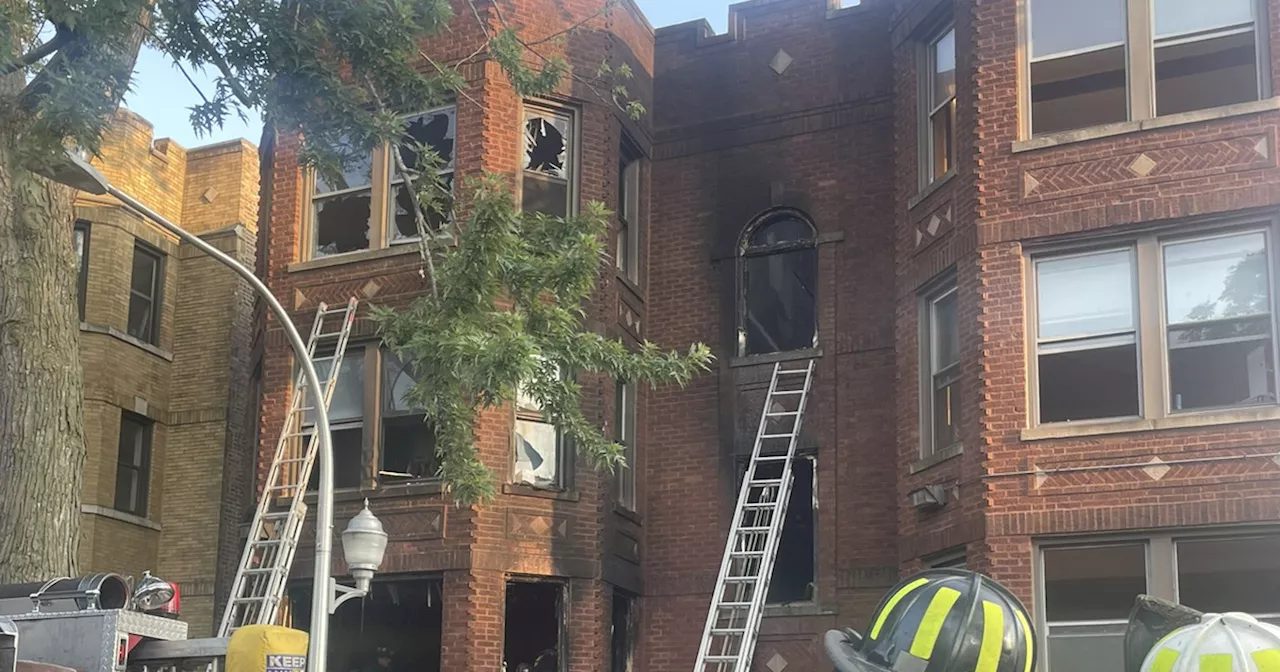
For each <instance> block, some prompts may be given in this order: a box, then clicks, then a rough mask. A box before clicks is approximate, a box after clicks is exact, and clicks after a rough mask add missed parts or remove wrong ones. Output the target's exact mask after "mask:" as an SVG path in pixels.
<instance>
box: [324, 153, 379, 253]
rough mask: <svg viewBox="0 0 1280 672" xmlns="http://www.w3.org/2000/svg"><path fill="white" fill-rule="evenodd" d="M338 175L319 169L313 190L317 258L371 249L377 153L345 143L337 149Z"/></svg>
mask: <svg viewBox="0 0 1280 672" xmlns="http://www.w3.org/2000/svg"><path fill="white" fill-rule="evenodd" d="M335 151H336V152H337V153H338V155H339V159H340V161H341V163H342V166H341V167H340V171H339V173H340V174H338V175H335V176H332V180H333V182H332V183H330V181H329V180H330V178H326V177H325V176H323V175H321V174H320V173H319V172H318V171H316V172H315V183H314V186H313V188H312V191H311V227H312V228H311V240H312V247H313V253H312V256H314V257H326V256H329V255H331V254H342V253H344V252H354V251H356V250H366V249H369V224H370V222H371V221H372V210H371V208H372V185H373V155H372V154H371V153H369V152H360V151H357V150H355V149H354V148H352V147H350V146H349V145H343V146H340V147H338V148H336V150H335Z"/></svg>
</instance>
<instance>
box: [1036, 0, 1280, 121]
mask: <svg viewBox="0 0 1280 672" xmlns="http://www.w3.org/2000/svg"><path fill="white" fill-rule="evenodd" d="M1120 1H1121V2H1122V3H1123V5H1124V16H1125V22H1126V26H1125V42H1124V45H1123V46H1124V53H1125V55H1124V62H1125V94H1126V102H1127V107H1128V114H1127V115H1126V116H1127V118H1126V119H1123V120H1117V121H1115V122H1109V123H1107V124H1099V125H1095V126H1086V127H1083V128H1078V129H1070V130H1065V131H1049V132H1045V133H1040V134H1035V133H1033V132H1032V128H1033V126H1032V118H1031V115H1032V109H1031V107H1032V99H1031V20H1032V6H1031V5H1032V4H1033V3H1034V0H1028V1H1024V2H1019V3H1017V4H1018V10H1017V11H1018V47H1019V48H1018V50H1017V51H1018V73H1019V76H1018V81H1019V85H1018V138H1019V140H1022V141H1027V140H1031V139H1033V138H1043V137H1054V136H1057V135H1061V134H1070V133H1079V132H1080V131H1084V130H1088V129H1090V128H1103V127H1106V126H1110V125H1112V124H1124V123H1140V122H1144V121H1149V120H1151V119H1157V118H1160V117H1162V116H1163V117H1176V116H1177V115H1178V114H1196V113H1200V112H1204V111H1205V110H1214V109H1219V108H1222V107H1228V106H1229V105H1230V104H1226V105H1215V106H1211V107H1205V108H1202V109H1200V110H1195V111H1191V112H1183V113H1173V114H1168V115H1157V114H1156V69H1155V51H1156V38H1155V23H1154V21H1155V6H1154V3H1153V2H1152V0H1120ZM1250 2H1251V3H1252V8H1253V34H1254V38H1253V39H1254V59H1255V68H1256V76H1257V85H1258V88H1257V92H1258V96H1257V98H1256V100H1258V101H1261V100H1266V99H1267V98H1270V97H1272V96H1273V95H1275V93H1274V91H1273V90H1272V86H1271V47H1272V45H1271V44H1270V40H1269V39H1268V38H1269V34H1268V32H1269V29H1270V21H1271V20H1273V19H1274V17H1269V16H1268V7H1267V1H1266V0H1250ZM1134 45H1145V48H1141V49H1139V48H1135V47H1134Z"/></svg>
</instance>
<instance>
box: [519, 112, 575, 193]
mask: <svg viewBox="0 0 1280 672" xmlns="http://www.w3.org/2000/svg"><path fill="white" fill-rule="evenodd" d="M574 174H575V168H574V166H573V116H572V114H571V113H570V112H568V111H567V110H554V109H550V108H542V107H534V106H532V105H530V106H527V108H526V110H525V117H524V171H523V179H522V181H521V207H522V208H523V210H524V211H525V212H540V213H543V214H547V215H554V216H556V217H567V216H569V214H570V213H572V212H573V208H572V207H570V205H571V201H572V198H573V184H572V180H573V179H574Z"/></svg>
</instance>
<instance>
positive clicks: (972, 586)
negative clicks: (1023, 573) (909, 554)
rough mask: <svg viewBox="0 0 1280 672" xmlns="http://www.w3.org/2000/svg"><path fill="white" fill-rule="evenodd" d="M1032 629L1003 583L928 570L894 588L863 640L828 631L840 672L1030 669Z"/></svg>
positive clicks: (851, 634) (849, 633) (1001, 671)
mask: <svg viewBox="0 0 1280 672" xmlns="http://www.w3.org/2000/svg"><path fill="white" fill-rule="evenodd" d="M1035 641H1036V637H1035V631H1034V630H1033V629H1032V625H1031V619H1030V617H1029V616H1028V615H1027V610H1026V608H1025V607H1023V606H1022V603H1021V602H1019V601H1018V598H1016V597H1014V596H1013V594H1012V593H1010V592H1009V591H1008V590H1006V589H1005V587H1004V586H1002V585H1000V584H998V583H996V582H995V581H993V580H991V579H990V578H988V577H986V576H983V575H982V574H978V573H977V572H971V571H967V570H962V569H932V570H929V571H926V572H923V573H921V574H917V575H915V576H913V577H911V578H909V579H907V580H905V581H903V582H902V583H899V584H898V585H896V586H894V587H893V589H892V590H891V591H890V592H889V593H888V595H886V596H885V599H884V600H883V601H882V602H880V606H878V607H876V611H875V613H874V614H873V615H872V617H871V628H870V629H869V630H868V631H867V633H866V635H865V636H863V635H860V634H858V633H856V632H854V631H852V630H845V631H840V630H832V631H830V632H828V633H827V636H826V642H825V645H826V649H827V656H828V657H829V658H831V662H832V663H834V664H835V666H836V669H837V670H838V671H839V672H1031V671H1032V670H1033V669H1035V661H1036V647H1035Z"/></svg>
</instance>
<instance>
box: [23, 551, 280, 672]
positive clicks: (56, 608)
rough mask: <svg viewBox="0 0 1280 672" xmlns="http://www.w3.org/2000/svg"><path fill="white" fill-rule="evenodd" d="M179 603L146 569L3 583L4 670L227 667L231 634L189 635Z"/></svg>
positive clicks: (199, 671)
mask: <svg viewBox="0 0 1280 672" xmlns="http://www.w3.org/2000/svg"><path fill="white" fill-rule="evenodd" d="M179 604H180V596H179V594H178V589H177V586H175V585H174V584H172V583H169V582H167V581H164V580H162V579H160V578H158V577H154V576H151V575H150V574H149V573H146V574H144V575H143V577H142V579H141V580H139V581H138V582H137V583H136V585H135V584H134V582H132V581H131V580H129V579H128V578H126V577H123V576H120V575H118V574H111V573H102V574H92V575H89V576H84V577H80V578H58V579H53V580H50V581H44V582H37V583H27V584H12V585H0V672H58V671H63V672H68V671H75V672H222V670H224V669H225V668H226V664H225V661H226V656H227V651H228V643H229V638H200V639H188V638H187V624H186V623H185V622H183V621H182V620H180V619H179V617H178V616H179ZM304 650H305V649H304Z"/></svg>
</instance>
